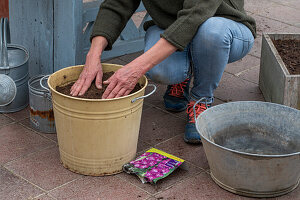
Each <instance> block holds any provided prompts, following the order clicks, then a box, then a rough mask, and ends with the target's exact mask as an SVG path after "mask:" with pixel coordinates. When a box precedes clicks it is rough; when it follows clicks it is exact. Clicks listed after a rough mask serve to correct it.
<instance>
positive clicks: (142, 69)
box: [102, 38, 176, 99]
mask: <svg viewBox="0 0 300 200" xmlns="http://www.w3.org/2000/svg"><path fill="white" fill-rule="evenodd" d="M175 51H176V47H175V46H173V45H172V44H170V43H169V42H168V41H166V40H165V39H164V38H161V39H160V40H159V41H158V42H157V43H156V44H155V45H154V46H153V47H152V48H151V49H149V50H148V51H147V52H145V53H144V54H142V55H141V56H139V57H138V58H136V59H135V60H133V61H132V62H130V63H129V64H127V65H125V66H124V67H123V68H121V69H119V70H118V71H116V72H115V73H114V75H112V76H111V77H110V78H109V79H108V80H107V81H104V82H103V84H108V86H107V88H106V90H105V92H104V94H103V95H102V98H103V99H111V98H116V97H121V96H125V95H128V94H129V93H130V92H131V91H132V90H133V88H134V86H135V85H136V83H137V82H138V80H139V78H140V77H141V76H143V75H144V74H145V73H146V72H147V71H148V70H150V69H151V68H152V67H154V66H155V65H157V64H158V63H160V62H161V61H163V60H164V59H165V58H167V57H168V56H169V55H171V54H172V53H174V52H175Z"/></svg>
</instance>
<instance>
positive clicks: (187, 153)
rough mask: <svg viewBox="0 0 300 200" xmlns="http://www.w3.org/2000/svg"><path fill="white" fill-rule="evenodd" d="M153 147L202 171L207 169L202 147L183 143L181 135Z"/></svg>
mask: <svg viewBox="0 0 300 200" xmlns="http://www.w3.org/2000/svg"><path fill="white" fill-rule="evenodd" d="M154 147H155V148H157V149H160V150H162V151H165V152H167V153H170V154H172V155H174V156H177V157H179V158H182V159H184V160H186V161H189V162H191V163H193V164H194V165H196V166H198V167H201V168H202V169H204V170H207V169H208V168H209V166H208V162H207V159H206V155H205V152H204V148H203V146H202V145H192V144H187V143H185V142H184V141H183V135H178V136H176V137H174V138H172V139H170V140H168V141H166V142H163V143H160V144H158V145H156V146H154Z"/></svg>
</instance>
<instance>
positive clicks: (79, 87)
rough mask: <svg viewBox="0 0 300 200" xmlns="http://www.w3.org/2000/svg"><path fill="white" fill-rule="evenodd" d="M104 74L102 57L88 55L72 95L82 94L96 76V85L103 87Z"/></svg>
mask: <svg viewBox="0 0 300 200" xmlns="http://www.w3.org/2000/svg"><path fill="white" fill-rule="evenodd" d="M102 76H103V72H102V65H101V61H100V57H89V55H88V56H87V58H86V62H85V65H84V68H83V70H82V72H81V74H80V76H79V79H78V80H77V81H76V82H75V83H74V85H73V86H72V88H71V93H70V94H71V95H72V96H77V95H79V96H82V95H83V94H84V93H85V92H86V91H87V90H88V89H89V87H90V86H91V83H92V82H93V80H94V79H95V77H96V81H95V83H96V87H97V88H98V89H101V88H102Z"/></svg>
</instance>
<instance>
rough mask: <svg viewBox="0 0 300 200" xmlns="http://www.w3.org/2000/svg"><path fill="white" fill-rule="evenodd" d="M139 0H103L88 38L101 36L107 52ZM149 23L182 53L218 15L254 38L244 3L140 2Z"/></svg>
mask: <svg viewBox="0 0 300 200" xmlns="http://www.w3.org/2000/svg"><path fill="white" fill-rule="evenodd" d="M140 2H141V0H105V1H104V2H103V3H102V4H101V6H100V9H99V13H98V16H97V19H96V21H95V25H94V28H93V32H92V35H91V39H92V38H93V37H95V36H104V37H105V38H106V39H107V41H108V45H107V47H106V49H105V50H110V49H111V48H112V45H113V43H114V42H115V41H116V40H117V38H118V37H119V35H120V33H121V32H122V30H123V29H124V27H125V25H126V23H127V21H128V20H129V19H130V17H131V16H132V14H133V13H134V12H135V10H136V9H137V8H138V6H139V4H140ZM142 2H143V4H144V6H145V8H146V10H147V12H148V13H149V15H150V16H151V17H152V21H148V22H145V24H144V29H145V30H147V28H149V27H150V26H151V25H154V24H156V25H157V26H158V27H160V28H162V29H164V30H165V31H164V33H163V34H162V35H161V37H163V38H165V39H166V40H167V41H169V42H170V43H171V44H173V45H174V46H176V47H177V48H178V50H180V51H182V50H183V49H184V48H185V47H186V46H187V45H188V43H189V42H190V41H191V40H192V39H193V37H194V35H195V34H196V32H197V30H198V28H199V26H200V25H201V24H202V23H203V22H205V21H206V20H207V19H208V18H210V17H213V16H220V17H225V18H229V19H232V20H234V21H237V22H241V23H243V24H245V25H246V26H247V27H248V28H249V29H250V30H251V32H252V33H253V35H254V37H255V36H256V25H255V21H254V19H253V18H252V17H250V16H248V15H247V14H246V12H245V10H244V0H142Z"/></svg>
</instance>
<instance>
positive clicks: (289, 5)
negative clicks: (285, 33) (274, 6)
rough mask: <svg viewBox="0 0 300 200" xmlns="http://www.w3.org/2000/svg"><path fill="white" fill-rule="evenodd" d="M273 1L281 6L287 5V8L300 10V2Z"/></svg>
mask: <svg viewBox="0 0 300 200" xmlns="http://www.w3.org/2000/svg"><path fill="white" fill-rule="evenodd" d="M272 1H273V2H276V3H278V4H281V5H285V6H288V7H291V8H298V9H300V4H299V0H288V1H285V0H272Z"/></svg>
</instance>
